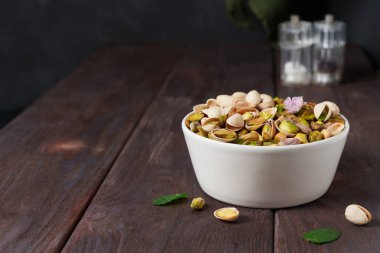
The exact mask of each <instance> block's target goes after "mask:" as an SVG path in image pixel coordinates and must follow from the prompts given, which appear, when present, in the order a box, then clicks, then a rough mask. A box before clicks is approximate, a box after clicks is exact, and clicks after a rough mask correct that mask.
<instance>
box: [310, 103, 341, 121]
mask: <svg viewBox="0 0 380 253" xmlns="http://www.w3.org/2000/svg"><path fill="white" fill-rule="evenodd" d="M326 111H327V112H326ZM323 112H326V117H325V118H324V120H323V121H327V120H328V119H329V118H330V117H331V116H335V115H339V113H340V110H339V107H338V106H337V105H336V104H335V103H333V102H330V101H324V102H322V103H319V104H316V105H315V106H314V115H315V118H317V119H318V118H319V117H320V116H321V115H322V113H323Z"/></svg>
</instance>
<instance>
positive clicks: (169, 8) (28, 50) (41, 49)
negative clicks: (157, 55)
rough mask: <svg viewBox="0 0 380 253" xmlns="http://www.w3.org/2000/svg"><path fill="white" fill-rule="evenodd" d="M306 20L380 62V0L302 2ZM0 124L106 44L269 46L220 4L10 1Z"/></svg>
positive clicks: (2, 46)
mask: <svg viewBox="0 0 380 253" xmlns="http://www.w3.org/2000/svg"><path fill="white" fill-rule="evenodd" d="M303 2H304V3H303V5H304V6H302V5H295V6H294V8H293V9H294V10H295V11H297V12H298V14H300V15H301V18H303V19H306V20H314V19H322V18H323V14H324V13H332V14H334V15H335V17H336V19H339V20H343V21H345V22H346V23H347V26H348V41H349V42H351V43H356V44H359V45H361V46H362V47H363V48H364V49H365V52H366V53H367V54H368V55H369V57H370V59H371V61H372V63H373V65H374V67H376V68H378V67H379V63H380V1H379V0H362V1H343V0H335V1H303ZM0 20H1V26H0V85H1V93H0V125H2V124H4V123H5V122H7V121H8V120H9V119H11V118H12V117H14V116H15V115H16V114H17V113H19V112H20V111H21V110H23V109H24V108H25V107H27V106H28V105H29V104H30V103H32V102H33V101H34V100H35V99H36V98H38V97H39V96H40V95H41V94H42V93H43V92H44V91H46V90H47V89H48V88H49V87H51V86H52V85H54V84H55V83H56V82H57V81H58V80H60V79H62V78H64V77H65V75H67V74H68V73H69V72H70V71H71V70H72V69H73V68H74V67H75V66H77V65H78V64H79V63H80V62H81V61H83V60H84V59H85V58H86V56H88V54H89V53H91V52H93V51H94V50H95V49H96V48H97V47H99V46H101V45H103V44H105V43H107V42H108V41H111V40H138V41H142V40H149V41H185V40H186V41H189V40H190V41H204V40H208V41H210V40H211V41H219V40H223V41H247V42H250V41H252V42H268V41H267V39H266V37H265V32H264V30H263V28H262V27H261V24H260V23H259V22H258V21H257V20H255V19H253V31H252V32H248V31H245V30H241V29H240V28H237V27H236V26H234V25H233V24H232V23H231V22H230V21H229V20H228V18H227V15H226V10H225V6H224V1H223V0H209V1H207V0H192V1H184V0H171V1H170V0H160V1H157V0H134V1H133V0H108V1H107V0H103V1H100V0H92V1H90V0H28V1H27V0H12V1H2V2H1V6H0Z"/></svg>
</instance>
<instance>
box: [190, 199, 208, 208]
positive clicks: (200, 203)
mask: <svg viewBox="0 0 380 253" xmlns="http://www.w3.org/2000/svg"><path fill="white" fill-rule="evenodd" d="M205 203H206V202H205V200H204V199H203V198H201V197H198V198H193V201H191V205H190V207H191V208H192V209H195V210H201V209H202V208H203V207H204V205H205Z"/></svg>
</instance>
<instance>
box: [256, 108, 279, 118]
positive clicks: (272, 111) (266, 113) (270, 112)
mask: <svg viewBox="0 0 380 253" xmlns="http://www.w3.org/2000/svg"><path fill="white" fill-rule="evenodd" d="M276 112H277V107H271V108H266V109H264V110H262V111H261V113H260V116H261V117H263V118H265V119H273V118H274V116H276Z"/></svg>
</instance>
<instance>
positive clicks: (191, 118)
mask: <svg viewBox="0 0 380 253" xmlns="http://www.w3.org/2000/svg"><path fill="white" fill-rule="evenodd" d="M204 116H205V115H204V114H203V113H193V114H191V115H190V116H189V118H188V120H189V121H190V122H192V121H199V120H201V119H202V118H203V117H204Z"/></svg>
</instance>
